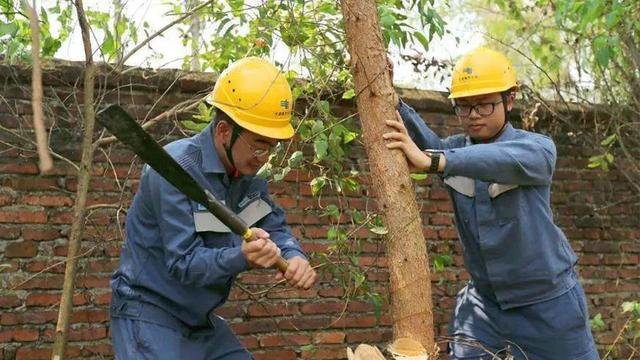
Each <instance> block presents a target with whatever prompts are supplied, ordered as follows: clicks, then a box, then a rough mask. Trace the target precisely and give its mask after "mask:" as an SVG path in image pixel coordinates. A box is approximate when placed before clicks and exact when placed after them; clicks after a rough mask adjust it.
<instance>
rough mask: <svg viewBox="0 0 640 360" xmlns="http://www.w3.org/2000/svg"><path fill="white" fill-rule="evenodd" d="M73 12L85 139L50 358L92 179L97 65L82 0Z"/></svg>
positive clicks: (58, 344) (58, 343)
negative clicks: (80, 47)
mask: <svg viewBox="0 0 640 360" xmlns="http://www.w3.org/2000/svg"><path fill="white" fill-rule="evenodd" d="M75 7H76V12H77V14H78V20H79V22H80V29H81V31H82V40H83V43H84V53H85V58H86V68H85V72H84V139H83V142H82V160H81V162H80V170H79V171H78V190H77V192H76V203H75V208H74V214H73V215H74V217H73V224H72V225H71V233H70V234H69V250H68V253H67V265H66V268H65V273H64V284H63V287H62V298H61V299H60V310H59V312H58V324H57V325H56V334H55V343H54V345H53V353H52V356H51V358H52V359H53V360H60V359H64V352H65V348H66V345H67V332H68V331H69V317H70V314H71V310H72V307H73V291H74V289H75V277H76V265H77V263H78V252H79V249H80V240H81V239H82V233H83V231H84V218H85V214H86V210H87V192H88V190H89V180H90V179H91V167H92V166H93V149H94V146H93V128H94V125H95V109H94V107H93V100H94V96H93V92H94V83H95V80H94V79H95V72H96V67H95V64H94V63H93V58H92V56H93V54H92V51H91V41H90V39H91V38H90V33H91V32H90V28H89V23H88V22H87V18H86V17H85V15H84V7H83V5H82V0H76V1H75Z"/></svg>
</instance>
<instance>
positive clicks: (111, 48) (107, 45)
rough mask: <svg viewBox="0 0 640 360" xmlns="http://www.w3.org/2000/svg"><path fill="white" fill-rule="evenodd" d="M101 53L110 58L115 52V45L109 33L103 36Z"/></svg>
mask: <svg viewBox="0 0 640 360" xmlns="http://www.w3.org/2000/svg"><path fill="white" fill-rule="evenodd" d="M101 49H102V52H103V53H104V54H105V55H108V57H112V56H113V55H114V54H115V51H116V43H115V41H114V39H113V36H112V35H111V32H109V31H107V33H106V34H105V38H104V42H103V43H102V47H101Z"/></svg>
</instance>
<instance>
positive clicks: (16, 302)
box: [0, 295, 22, 308]
mask: <svg viewBox="0 0 640 360" xmlns="http://www.w3.org/2000/svg"><path fill="white" fill-rule="evenodd" d="M21 304H22V300H20V298H18V297H17V296H15V295H2V296H0V308H13V307H17V306H20V305H21Z"/></svg>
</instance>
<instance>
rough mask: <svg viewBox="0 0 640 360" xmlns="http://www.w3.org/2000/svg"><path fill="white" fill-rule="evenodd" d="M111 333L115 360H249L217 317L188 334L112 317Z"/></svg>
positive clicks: (149, 323) (147, 323) (226, 326)
mask: <svg viewBox="0 0 640 360" xmlns="http://www.w3.org/2000/svg"><path fill="white" fill-rule="evenodd" d="M111 334H112V341H113V349H114V353H115V357H116V359H117V360H130V359H153V360H163V359H167V360H176V359H184V360H250V359H253V357H252V356H251V354H250V353H249V352H248V351H247V350H246V349H245V348H244V346H242V344H240V342H239V341H238V339H237V338H236V337H235V335H234V334H233V333H232V332H231V329H230V328H229V326H228V325H227V323H226V322H225V321H224V319H222V318H220V317H217V316H216V317H215V320H214V326H212V327H211V328H205V329H200V330H197V331H193V332H191V333H190V334H185V333H184V332H180V331H177V330H175V329H172V328H169V327H165V326H162V325H158V324H155V323H151V322H147V321H144V320H138V319H132V318H125V317H112V318H111Z"/></svg>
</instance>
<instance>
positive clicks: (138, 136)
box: [96, 105, 288, 273]
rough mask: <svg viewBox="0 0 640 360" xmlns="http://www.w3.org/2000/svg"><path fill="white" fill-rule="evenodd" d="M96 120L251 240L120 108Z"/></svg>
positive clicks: (242, 224)
mask: <svg viewBox="0 0 640 360" xmlns="http://www.w3.org/2000/svg"><path fill="white" fill-rule="evenodd" d="M96 117H97V120H98V122H99V123H100V125H102V126H104V127H105V128H106V129H107V130H109V131H110V132H111V133H112V134H113V135H114V136H115V137H116V138H117V139H118V140H120V141H122V142H123V143H124V144H125V145H127V146H128V147H129V148H130V149H131V150H133V152H134V153H135V154H136V155H138V156H139V157H140V159H142V161H144V162H145V163H147V165H149V166H151V168H153V169H154V170H155V171H157V172H158V174H160V176H162V177H163V178H164V179H165V180H167V181H168V182H169V183H170V184H171V185H173V186H175V187H176V189H178V190H179V191H180V192H182V193H183V194H185V195H186V196H187V197H188V198H189V199H191V200H194V201H196V202H198V203H200V204H202V205H203V206H204V207H205V208H207V210H209V212H211V214H213V216H215V217H217V218H218V219H219V220H220V221H222V223H224V224H225V225H226V226H227V227H228V228H229V229H231V231H233V232H234V233H236V234H238V235H240V236H242V238H243V239H244V241H251V240H252V237H253V233H252V231H251V229H249V227H248V226H247V224H246V223H245V222H244V220H242V219H241V218H240V217H239V216H238V215H236V213H234V212H233V211H231V210H230V209H229V208H228V207H226V206H225V205H224V204H223V203H221V202H220V201H219V200H218V199H216V198H215V197H214V196H213V194H211V193H210V192H209V191H208V190H206V189H204V188H202V186H200V184H198V182H196V181H195V180H194V179H193V177H191V175H189V173H187V172H186V171H185V170H184V169H183V168H182V166H180V165H179V164H178V163H177V162H176V161H175V160H174V159H173V158H172V157H171V155H169V153H167V151H166V150H165V149H163V148H162V147H161V146H160V144H158V143H157V142H156V141H155V140H154V139H153V138H152V137H151V135H149V133H147V132H146V131H145V130H144V129H143V128H142V126H140V124H138V122H137V121H135V120H134V119H133V118H132V117H131V115H129V114H128V113H127V112H126V111H124V109H123V108H122V107H120V106H119V105H110V106H108V107H107V108H105V109H103V110H101V111H100V112H99V113H98V114H97V115H96ZM287 266H288V263H287V260H285V259H284V258H282V257H280V258H279V259H278V261H277V262H276V267H277V268H278V270H280V271H281V272H283V273H284V272H285V271H286V270H287Z"/></svg>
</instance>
